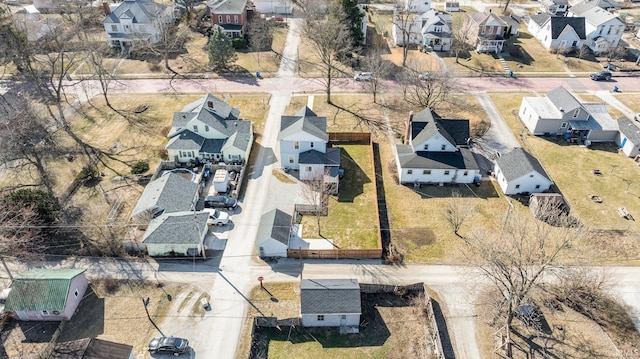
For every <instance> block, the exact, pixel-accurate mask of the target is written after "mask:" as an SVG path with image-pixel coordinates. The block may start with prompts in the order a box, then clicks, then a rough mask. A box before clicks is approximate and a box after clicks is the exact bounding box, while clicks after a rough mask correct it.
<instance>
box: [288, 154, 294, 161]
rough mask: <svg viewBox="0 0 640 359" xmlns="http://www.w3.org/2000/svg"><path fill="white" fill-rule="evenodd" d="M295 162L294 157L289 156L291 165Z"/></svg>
mask: <svg viewBox="0 0 640 359" xmlns="http://www.w3.org/2000/svg"><path fill="white" fill-rule="evenodd" d="M293 161H294V158H293V155H289V163H293Z"/></svg>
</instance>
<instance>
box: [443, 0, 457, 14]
mask: <svg viewBox="0 0 640 359" xmlns="http://www.w3.org/2000/svg"><path fill="white" fill-rule="evenodd" d="M444 11H446V12H458V11H460V3H459V2H458V1H445V3H444Z"/></svg>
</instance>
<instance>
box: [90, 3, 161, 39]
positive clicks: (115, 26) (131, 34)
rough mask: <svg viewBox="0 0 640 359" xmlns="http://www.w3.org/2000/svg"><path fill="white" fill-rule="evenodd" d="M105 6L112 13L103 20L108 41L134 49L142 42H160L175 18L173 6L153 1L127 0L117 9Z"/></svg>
mask: <svg viewBox="0 0 640 359" xmlns="http://www.w3.org/2000/svg"><path fill="white" fill-rule="evenodd" d="M104 8H105V11H107V12H108V14H107V16H106V17H105V18H104V20H102V23H103V25H104V30H105V31H106V33H107V42H108V43H109V45H111V46H114V47H122V48H131V47H133V46H135V45H134V44H135V43H136V42H139V41H148V42H151V43H156V42H158V41H160V40H161V39H162V32H163V30H164V28H165V27H166V26H168V24H170V23H171V22H172V21H173V7H171V6H165V5H161V4H159V3H156V2H154V1H153V0H124V1H123V2H122V3H121V4H120V5H119V6H118V7H117V8H115V9H114V10H113V11H110V10H109V7H108V6H105V7H104Z"/></svg>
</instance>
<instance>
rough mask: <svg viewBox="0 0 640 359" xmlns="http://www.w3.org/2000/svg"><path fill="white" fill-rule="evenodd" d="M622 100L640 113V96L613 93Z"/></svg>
mask: <svg viewBox="0 0 640 359" xmlns="http://www.w3.org/2000/svg"><path fill="white" fill-rule="evenodd" d="M613 95H614V96H615V97H616V98H617V99H618V100H620V102H622V103H623V104H625V105H626V106H627V107H629V108H630V109H631V110H632V111H633V112H636V113H640V96H638V95H636V94H623V93H616V94H613Z"/></svg>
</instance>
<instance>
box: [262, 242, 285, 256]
mask: <svg viewBox="0 0 640 359" xmlns="http://www.w3.org/2000/svg"><path fill="white" fill-rule="evenodd" d="M257 246H258V255H260V256H263V257H286V256H287V246H286V245H284V244H283V243H282V242H279V241H276V240H275V239H273V238H268V239H266V240H263V241H262V242H258V244H257Z"/></svg>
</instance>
